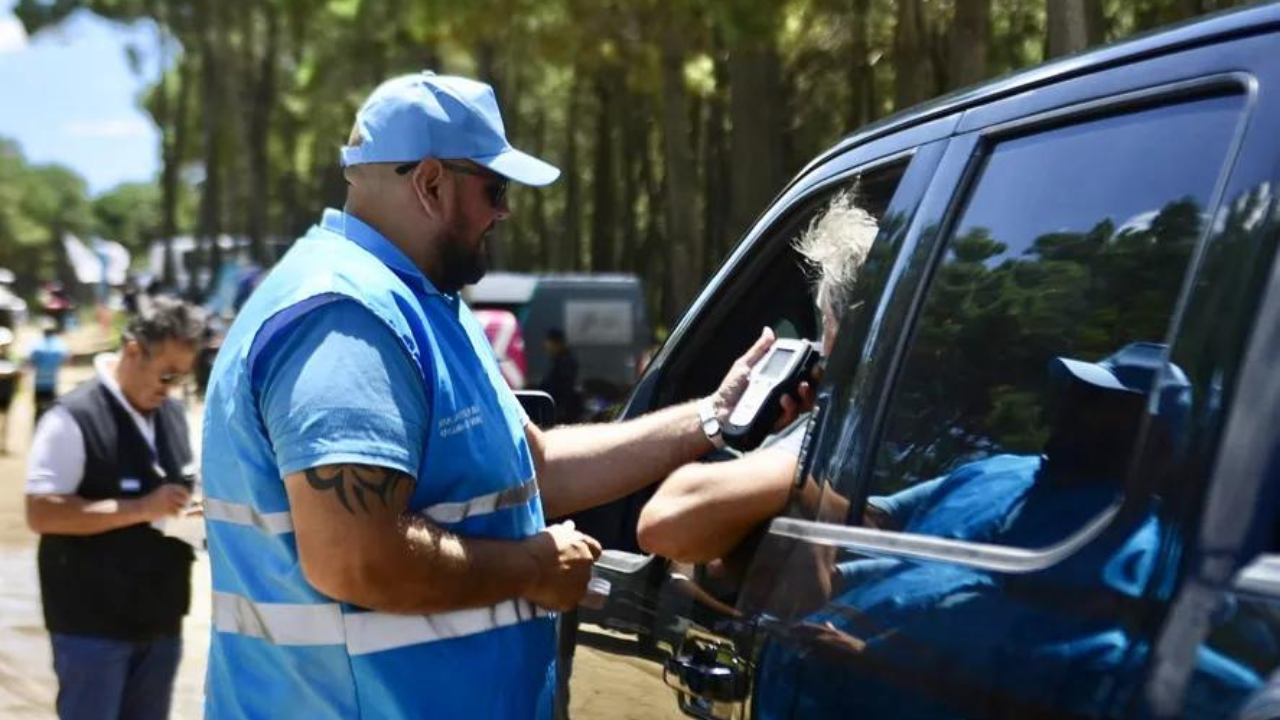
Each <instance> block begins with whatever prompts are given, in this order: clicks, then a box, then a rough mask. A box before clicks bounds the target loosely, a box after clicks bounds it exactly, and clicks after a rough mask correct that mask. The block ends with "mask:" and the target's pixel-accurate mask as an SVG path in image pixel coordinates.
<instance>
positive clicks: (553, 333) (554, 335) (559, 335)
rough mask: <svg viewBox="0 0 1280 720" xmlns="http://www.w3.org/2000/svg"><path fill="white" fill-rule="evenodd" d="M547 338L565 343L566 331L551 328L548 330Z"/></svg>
mask: <svg viewBox="0 0 1280 720" xmlns="http://www.w3.org/2000/svg"><path fill="white" fill-rule="evenodd" d="M547 339H548V340H550V341H551V342H558V343H561V344H564V331H563V330H561V329H560V328H551V329H550V330H548V331H547Z"/></svg>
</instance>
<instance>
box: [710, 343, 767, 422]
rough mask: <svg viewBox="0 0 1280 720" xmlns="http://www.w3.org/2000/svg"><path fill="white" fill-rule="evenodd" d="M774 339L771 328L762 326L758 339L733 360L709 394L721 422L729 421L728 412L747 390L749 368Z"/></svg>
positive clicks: (731, 410) (758, 359)
mask: <svg viewBox="0 0 1280 720" xmlns="http://www.w3.org/2000/svg"><path fill="white" fill-rule="evenodd" d="M774 339H775V338H774V335H773V330H772V329H770V328H767V327H766V328H764V329H763V330H762V331H761V332H760V339H758V340H756V341H755V344H753V345H752V346H751V347H750V348H749V349H748V350H747V351H746V352H745V353H743V355H742V357H740V358H738V359H737V360H736V361H734V363H733V365H732V366H730V367H729V372H728V373H727V374H726V375H725V376H724V380H722V381H721V382H720V387H719V388H717V389H716V391H715V392H714V393H712V394H711V404H712V405H713V406H714V407H715V409H716V417H717V418H719V420H720V422H721V424H724V423H727V422H728V421H729V414H730V413H732V412H733V408H734V407H735V406H737V404H738V401H739V400H741V399H742V394H743V393H744V392H746V391H747V379H748V376H749V375H750V374H751V368H753V367H755V365H756V363H758V362H760V358H762V357H764V354H765V353H767V352H769V348H771V347H773V341H774Z"/></svg>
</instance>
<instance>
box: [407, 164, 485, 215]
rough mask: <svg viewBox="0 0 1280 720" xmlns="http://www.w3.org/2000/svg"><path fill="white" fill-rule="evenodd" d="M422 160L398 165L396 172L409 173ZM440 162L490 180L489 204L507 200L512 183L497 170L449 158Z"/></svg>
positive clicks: (458, 171)
mask: <svg viewBox="0 0 1280 720" xmlns="http://www.w3.org/2000/svg"><path fill="white" fill-rule="evenodd" d="M420 162H421V161H419V162H411V163H405V164H403V165H397V166H396V174H397V175H408V174H409V173H411V172H413V169H414V168H416V167H418V165H419V163H420ZM440 164H441V165H443V166H444V167H445V169H447V170H452V171H453V172H456V173H462V174H463V175H474V176H475V177H478V178H484V179H485V180H488V182H486V183H485V184H484V192H485V195H486V196H487V197H488V198H489V204H490V205H492V206H493V207H495V208H500V207H502V205H503V204H504V203H505V202H506V201H507V185H508V184H509V183H510V181H509V180H507V179H506V178H505V177H503V176H501V175H499V174H497V173H495V172H491V171H489V170H478V169H476V168H473V167H471V166H469V165H463V164H462V163H456V162H450V161H449V160H441V161H440Z"/></svg>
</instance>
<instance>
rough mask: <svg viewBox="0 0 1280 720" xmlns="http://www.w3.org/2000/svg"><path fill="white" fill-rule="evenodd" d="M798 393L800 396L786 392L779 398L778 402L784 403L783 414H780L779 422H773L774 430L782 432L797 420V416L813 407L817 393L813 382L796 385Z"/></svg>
mask: <svg viewBox="0 0 1280 720" xmlns="http://www.w3.org/2000/svg"><path fill="white" fill-rule="evenodd" d="M796 395H797V396H798V397H792V396H791V395H787V394H784V395H783V396H782V397H781V398H779V399H778V402H779V403H780V404H781V405H782V414H781V415H779V416H778V422H776V423H774V424H773V431H774V432H781V431H782V430H784V429H786V427H787V426H788V425H790V424H791V423H793V422H795V421H796V418H798V417H800V416H801V415H803V414H804V413H807V412H809V411H810V410H812V409H813V404H814V400H815V397H814V396H815V393H814V390H813V385H812V384H810V383H809V382H807V381H806V382H801V383H800V385H799V386H798V387H796Z"/></svg>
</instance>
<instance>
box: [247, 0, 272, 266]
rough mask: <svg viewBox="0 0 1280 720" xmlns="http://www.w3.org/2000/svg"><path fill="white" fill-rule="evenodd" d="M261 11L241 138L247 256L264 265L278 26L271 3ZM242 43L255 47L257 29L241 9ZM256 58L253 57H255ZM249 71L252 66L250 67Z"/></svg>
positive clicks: (252, 54)
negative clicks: (246, 201)
mask: <svg viewBox="0 0 1280 720" xmlns="http://www.w3.org/2000/svg"><path fill="white" fill-rule="evenodd" d="M257 7H260V8H261V10H262V15H263V18H262V19H263V22H264V23H265V28H263V42H262V46H261V48H260V50H259V51H258V52H251V53H250V54H249V57H250V58H251V59H254V60H255V61H256V66H257V67H256V68H255V71H254V75H255V76H254V77H253V78H252V81H251V82H250V83H249V84H247V86H246V87H247V88H248V89H249V93H248V97H249V103H248V104H249V107H248V108H247V110H246V112H244V113H242V114H241V115H242V117H244V119H245V123H246V125H247V127H246V129H245V136H246V137H247V138H248V148H247V150H248V155H249V157H248V160H249V208H248V209H249V217H248V225H247V230H248V232H247V234H248V236H249V243H250V244H249V247H250V256H251V257H252V258H253V261H254V262H255V263H258V264H259V265H265V264H266V263H267V251H266V240H267V238H266V234H267V207H268V203H269V201H270V187H269V183H270V172H271V165H270V158H269V156H268V147H269V146H268V143H269V142H270V139H271V136H270V131H271V109H272V108H273V107H275V104H276V97H275V94H276V89H275V87H276V54H277V51H278V37H279V32H278V31H279V23H278V18H277V17H276V10H275V6H274V5H273V4H271V3H263V4H261V5H258V6H257ZM245 10H246V11H245V14H244V17H245V18H246V20H245V28H244V31H245V42H246V43H247V44H248V45H249V46H250V47H252V46H253V45H256V43H254V42H253V40H252V39H253V38H255V37H256V35H257V29H256V28H254V27H253V21H252V18H253V15H254V8H253V6H251V7H250V8H246V9H245ZM255 56H256V57H255ZM250 67H252V66H250Z"/></svg>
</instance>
